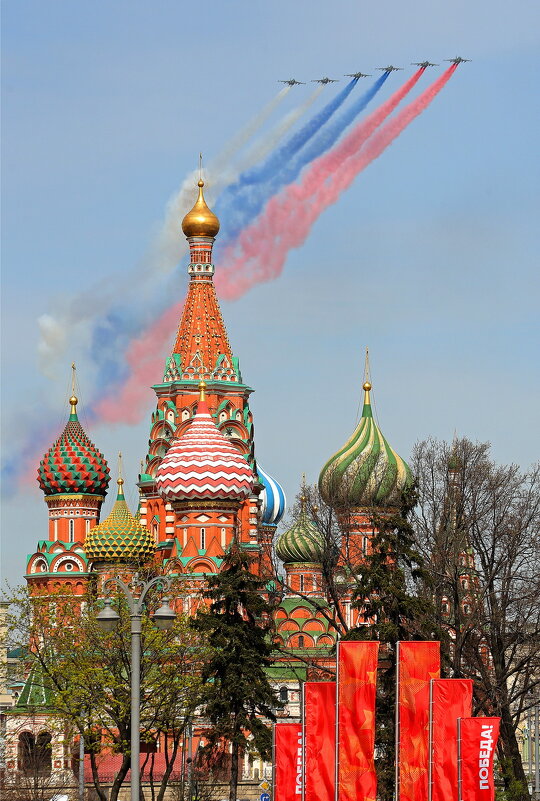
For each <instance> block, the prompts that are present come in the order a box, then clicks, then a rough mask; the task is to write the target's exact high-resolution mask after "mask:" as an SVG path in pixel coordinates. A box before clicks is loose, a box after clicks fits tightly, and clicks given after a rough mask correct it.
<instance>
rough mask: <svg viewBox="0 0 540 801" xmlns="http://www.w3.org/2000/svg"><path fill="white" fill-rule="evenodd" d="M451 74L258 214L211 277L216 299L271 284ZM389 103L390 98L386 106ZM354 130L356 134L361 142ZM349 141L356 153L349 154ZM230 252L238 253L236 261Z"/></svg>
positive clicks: (340, 150)
mask: <svg viewBox="0 0 540 801" xmlns="http://www.w3.org/2000/svg"><path fill="white" fill-rule="evenodd" d="M456 68H457V67H456V65H455V64H453V65H452V66H451V67H449V68H448V69H447V70H446V71H445V72H444V73H443V75H441V77H440V78H438V79H437V80H436V81H434V82H433V83H432V84H431V86H429V87H428V88H427V89H426V90H425V91H424V92H423V93H422V94H421V95H419V96H418V97H417V98H416V99H415V100H413V101H412V102H411V103H409V105H408V106H406V107H405V108H404V109H403V111H401V112H399V113H398V114H397V115H396V116H395V117H394V118H393V119H391V120H389V121H388V122H387V123H386V124H385V125H383V126H382V127H381V128H380V130H378V131H377V132H376V133H373V135H371V136H369V133H368V134H367V136H366V130H368V129H367V127H366V126H367V125H368V123H369V122H370V120H371V118H372V117H374V116H375V115H377V112H374V114H372V115H371V117H370V118H368V120H366V121H365V122H363V123H360V125H359V126H357V127H356V129H355V130H354V131H353V132H351V134H349V136H348V137H347V138H346V139H345V140H344V141H343V142H342V143H341V144H340V145H338V146H337V147H336V148H334V149H333V150H332V151H331V152H330V153H329V154H327V155H326V156H323V157H322V158H321V159H317V161H316V162H314V164H313V165H312V167H311V168H310V170H309V171H308V173H307V174H306V175H305V177H304V179H303V180H302V182H301V183H300V184H293V185H291V186H289V187H288V188H287V189H286V190H285V191H284V192H282V193H281V194H280V195H278V196H276V197H274V198H272V199H271V200H270V201H269V203H268V205H267V207H266V210H265V212H264V214H263V215H262V216H261V217H259V219H258V220H257V221H256V222H255V223H254V224H253V225H251V226H249V228H247V229H246V230H245V231H244V232H243V233H242V234H241V236H240V237H239V240H238V243H237V245H236V247H235V248H234V249H233V248H231V249H230V250H229V252H228V253H226V254H225V257H224V259H223V261H224V262H225V263H227V261H229V259H230V263H229V264H228V266H227V268H226V269H225V270H221V271H220V272H219V274H218V275H217V276H216V284H217V286H218V288H219V291H220V294H221V295H222V296H223V297H225V298H227V299H235V298H238V297H240V296H241V295H243V294H244V292H246V291H247V290H248V289H250V288H251V287H252V286H254V285H255V284H257V283H260V282H262V281H270V280H272V279H273V278H276V277H277V276H278V275H279V274H280V273H281V271H282V269H283V265H284V263H285V259H286V258H287V254H288V252H289V250H291V249H292V248H296V247H299V246H300V245H301V244H302V243H303V242H304V241H305V239H306V237H307V235H308V234H309V232H310V230H311V227H312V225H313V223H314V222H315V221H316V220H317V219H318V217H319V216H320V214H321V213H322V212H323V211H324V210H325V209H326V208H327V207H328V206H330V205H331V204H332V203H335V202H336V200H337V199H338V198H339V196H340V194H341V193H342V192H343V191H344V190H345V189H347V188H348V187H349V186H350V184H351V183H352V182H353V180H354V179H355V178H356V176H357V175H358V173H359V172H361V171H362V170H363V169H365V167H367V166H368V164H370V163H371V162H372V161H374V159H376V158H377V157H378V156H380V155H381V153H382V152H383V151H384V150H386V148H387V147H388V146H389V145H390V144H391V143H392V142H393V141H394V139H396V137H397V136H399V134H400V133H401V132H402V131H403V130H404V129H405V128H406V127H407V126H408V125H409V123H411V122H412V121H413V120H414V119H415V117H417V116H418V115H419V114H421V113H422V111H424V109H425V108H426V107H427V106H428V105H429V104H430V103H431V101H432V100H433V99H434V98H435V97H436V95H437V94H438V93H439V92H440V91H441V89H442V88H443V86H444V85H445V84H446V83H447V82H448V81H449V79H450V78H451V76H452V75H453V74H454V72H455V70H456ZM421 72H422V71H420V70H419V72H418V73H416V74H415V75H413V77H412V79H411V81H412V80H414V79H415V81H414V82H416V80H418V77H419V75H420V74H421ZM409 83H410V82H409V81H408V82H407V83H406V84H405V85H404V86H403V87H402V90H399V91H398V92H396V95H398V94H399V93H400V92H401V91H403V90H405V88H406V87H407V86H408V84H409ZM405 94H406V92H405ZM394 98H395V95H394V97H393V98H390V100H389V101H388V103H390V102H391V101H392V100H394ZM384 105H385V106H386V105H387V104H384ZM395 105H397V103H395ZM395 105H394V107H395ZM383 107H384V106H382V107H381V109H379V111H381V110H382V109H383ZM388 113H390V112H388ZM359 129H362V134H363V136H362V135H361V134H360V132H359ZM371 130H373V129H371ZM353 136H354V137H355V138H356V141H357V142H358V148H359V149H358V148H357V150H356V151H353V152H351V141H352V138H353ZM235 251H236V252H237V253H238V255H237V256H236V257H234V252H235ZM227 257H228V258H227ZM231 257H232V258H231Z"/></svg>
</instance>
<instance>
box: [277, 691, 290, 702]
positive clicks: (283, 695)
mask: <svg viewBox="0 0 540 801" xmlns="http://www.w3.org/2000/svg"><path fill="white" fill-rule="evenodd" d="M279 700H280V701H282V702H283V703H284V704H286V703H287V701H288V700H289V688H288V687H280V688H279Z"/></svg>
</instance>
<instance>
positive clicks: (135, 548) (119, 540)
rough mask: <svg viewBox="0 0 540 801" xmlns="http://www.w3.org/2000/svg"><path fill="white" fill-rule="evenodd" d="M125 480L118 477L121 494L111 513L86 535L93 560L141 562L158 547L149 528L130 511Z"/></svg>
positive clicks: (87, 554)
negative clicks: (124, 487)
mask: <svg viewBox="0 0 540 801" xmlns="http://www.w3.org/2000/svg"><path fill="white" fill-rule="evenodd" d="M123 483H124V482H123V480H122V479H121V478H119V479H118V495H117V497H116V501H115V504H114V506H113V508H112V511H111V513H110V515H109V516H108V517H107V518H106V519H105V520H104V521H103V523H100V524H99V525H98V526H95V527H94V528H92V529H90V531H89V533H88V535H87V537H86V540H85V543H84V550H85V553H86V556H87V557H88V559H92V560H93V561H94V562H96V561H98V562H124V561H126V560H127V561H137V562H141V561H144V560H145V559H147V558H148V557H150V556H152V554H153V553H154V551H155V550H156V546H155V544H154V541H153V538H152V535H151V534H150V532H149V531H147V530H146V529H145V528H143V526H141V524H140V523H139V522H138V520H136V519H135V518H134V517H133V515H132V514H131V512H130V511H129V507H128V505H127V503H126V499H125V498H124V492H123V490H122V485H123Z"/></svg>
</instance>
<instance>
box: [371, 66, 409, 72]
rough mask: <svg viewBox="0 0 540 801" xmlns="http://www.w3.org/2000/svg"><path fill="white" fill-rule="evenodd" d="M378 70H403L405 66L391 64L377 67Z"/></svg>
mask: <svg viewBox="0 0 540 801" xmlns="http://www.w3.org/2000/svg"><path fill="white" fill-rule="evenodd" d="M377 69H378V70H381V72H394V71H395V70H402V69H403V67H394V65H393V64H389V65H388V66H387V67H377Z"/></svg>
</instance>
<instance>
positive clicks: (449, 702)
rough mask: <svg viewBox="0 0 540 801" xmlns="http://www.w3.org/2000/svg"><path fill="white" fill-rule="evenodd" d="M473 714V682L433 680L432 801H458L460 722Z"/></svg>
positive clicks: (431, 725) (430, 774)
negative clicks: (459, 719) (458, 736)
mask: <svg viewBox="0 0 540 801" xmlns="http://www.w3.org/2000/svg"><path fill="white" fill-rule="evenodd" d="M471 711H472V680H471V679H432V680H431V686H430V715H429V741H430V744H429V756H430V762H429V795H428V799H429V801H458V764H457V763H458V748H457V719H458V718H466V717H470V715H471Z"/></svg>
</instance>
